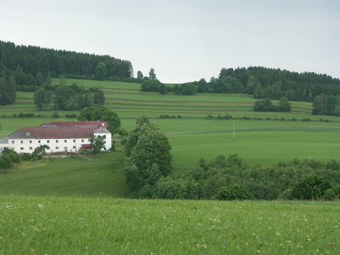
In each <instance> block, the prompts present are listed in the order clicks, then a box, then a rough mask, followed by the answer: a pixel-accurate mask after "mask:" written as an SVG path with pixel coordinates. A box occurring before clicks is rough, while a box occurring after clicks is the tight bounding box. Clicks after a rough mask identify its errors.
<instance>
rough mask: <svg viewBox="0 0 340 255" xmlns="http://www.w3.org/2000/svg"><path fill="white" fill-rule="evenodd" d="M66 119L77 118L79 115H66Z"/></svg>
mask: <svg viewBox="0 0 340 255" xmlns="http://www.w3.org/2000/svg"><path fill="white" fill-rule="evenodd" d="M65 117H66V118H77V114H74V113H73V114H66V115H65Z"/></svg>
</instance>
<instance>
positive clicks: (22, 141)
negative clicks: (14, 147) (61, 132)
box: [12, 139, 84, 144]
mask: <svg viewBox="0 0 340 255" xmlns="http://www.w3.org/2000/svg"><path fill="white" fill-rule="evenodd" d="M81 141H82V142H84V139H81ZM55 142H56V143H58V142H59V140H55ZM73 142H74V143H75V142H76V140H73ZM21 143H24V140H21ZM30 143H32V140H30ZM38 143H41V141H40V140H38ZM47 143H50V140H47ZM64 143H67V140H64ZM12 144H14V140H12Z"/></svg>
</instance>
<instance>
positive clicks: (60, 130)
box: [16, 126, 96, 139]
mask: <svg viewBox="0 0 340 255" xmlns="http://www.w3.org/2000/svg"><path fill="white" fill-rule="evenodd" d="M95 129H96V128H95V127H93V126H92V127H86V126H83V127H46V126H45V127H22V128H20V129H18V130H17V131H16V132H31V133H32V134H35V135H36V136H37V139H64V138H65V139H67V138H90V134H93V133H94V131H95Z"/></svg>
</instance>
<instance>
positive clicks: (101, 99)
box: [93, 89, 105, 107]
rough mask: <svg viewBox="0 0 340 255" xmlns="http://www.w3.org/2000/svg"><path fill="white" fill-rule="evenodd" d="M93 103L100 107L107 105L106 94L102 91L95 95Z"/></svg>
mask: <svg viewBox="0 0 340 255" xmlns="http://www.w3.org/2000/svg"><path fill="white" fill-rule="evenodd" d="M93 103H94V104H95V105H96V106H98V107H102V106H103V105H104V104H105V96H104V92H103V91H102V90H101V89H99V90H98V91H96V92H95V93H94V97H93Z"/></svg>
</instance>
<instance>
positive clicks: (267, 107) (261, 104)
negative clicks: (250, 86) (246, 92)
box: [254, 98, 278, 112]
mask: <svg viewBox="0 0 340 255" xmlns="http://www.w3.org/2000/svg"><path fill="white" fill-rule="evenodd" d="M277 110H278V109H277V106H276V105H273V103H272V101H271V100H270V99H269V98H265V99H262V100H257V101H256V102H255V104H254V111H255V112H277Z"/></svg>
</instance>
